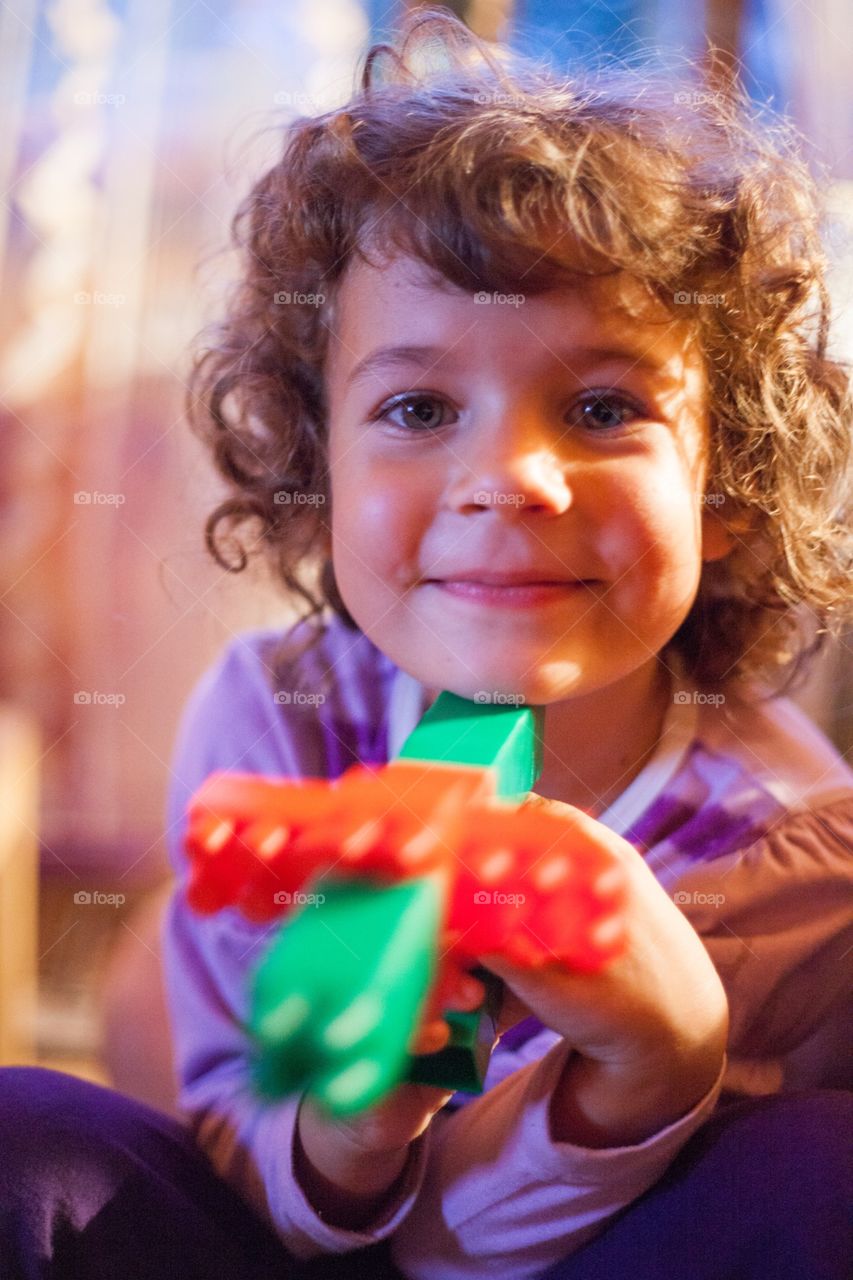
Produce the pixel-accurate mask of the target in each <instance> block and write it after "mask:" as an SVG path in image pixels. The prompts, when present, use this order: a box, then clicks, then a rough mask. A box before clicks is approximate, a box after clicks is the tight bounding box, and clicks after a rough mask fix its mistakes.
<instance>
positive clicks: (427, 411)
mask: <svg viewBox="0 0 853 1280" xmlns="http://www.w3.org/2000/svg"><path fill="white" fill-rule="evenodd" d="M398 411H399V412H400V413H401V416H400V417H399V418H394V417H392V416H391V415H392V414H395V413H397V412H398ZM452 413H453V410H452V409H451V407H450V405H449V404H448V403H447V401H446V400H442V399H441V397H440V396H428V395H404V396H396V397H395V398H394V399H393V400H389V401H388V402H387V403H386V404H384V405H383V406H382V408H381V409H380V410H379V412H378V413H377V414H376V420H379V419H384V420H385V421H387V422H390V423H392V425H394V426H396V427H402V428H403V429H404V430H406V431H425V432H428V431H437V430H438V428H439V427H444V426H446V425H447V421H448V416H449V415H452Z"/></svg>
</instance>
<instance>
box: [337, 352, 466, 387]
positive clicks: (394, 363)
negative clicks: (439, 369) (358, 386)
mask: <svg viewBox="0 0 853 1280" xmlns="http://www.w3.org/2000/svg"><path fill="white" fill-rule="evenodd" d="M444 355H447V351H446V350H445V349H444V348H443V347H431V346H402V347H401V346H390V347H377V348H376V350H375V351H371V352H370V354H369V355H366V356H365V357H364V359H363V360H359V362H358V364H357V365H356V366H355V368H354V369H353V370H352V371H351V373H350V375H349V377H348V378H347V380H346V385H347V386H351V385H352V384H353V383H354V382H361V381H362V380H363V379H364V378H366V377H367V376H368V374H371V373H376V372H377V371H378V370H380V369H395V368H397V367H398V366H399V365H405V364H417V365H421V366H423V365H425V364H427V363H428V362H430V363H432V364H435V363H437V361H439V360H440V359H441V357H442V356H444Z"/></svg>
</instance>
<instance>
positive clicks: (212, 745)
mask: <svg viewBox="0 0 853 1280" xmlns="http://www.w3.org/2000/svg"><path fill="white" fill-rule="evenodd" d="M273 693H274V686H273V685H272V684H270V682H269V674H268V672H267V671H266V668H265V666H264V663H263V661H261V660H260V656H259V651H258V649H257V646H255V645H253V642H252V638H251V636H247V637H240V638H238V640H237V642H235V643H234V644H232V645H231V647H230V648H229V649H228V651H227V652H226V654H225V655H224V657H223V658H222V659H221V660H220V662H219V663H218V664H216V666H214V667H213V668H212V669H211V670H210V671H209V672H208V673H207V674H206V675H205V676H204V677H203V678H202V680H201V681H200V682H199V684H198V685H197V686H196V689H195V690H194V691H193V694H192V696H191V698H190V700H189V702H188V704H187V707H186V709H185V711H184V715H183V718H182V721H181V725H180V729H179V733H178V740H177V745H176V749H175V752H174V756H173V764H172V776H171V780H170V786H169V800H168V844H169V849H170V856H171V860H172V864H173V866H174V868H175V871H176V873H177V883H176V887H175V891H174V893H173V896H172V900H171V902H170V904H169V908H168V910H167V913H166V918H165V922H164V935H163V955H164V972H165V981H166V988H167V994H168V1001H169V1009H170V1016H171V1024H172V1034H173V1042H174V1049H175V1061H176V1065H177V1071H178V1078H179V1082H180V1098H179V1101H180V1106H181V1108H182V1110H183V1111H184V1112H185V1113H186V1116H187V1119H188V1122H189V1124H190V1126H191V1128H192V1131H193V1133H194V1135H195V1137H196V1140H197V1142H198V1143H199V1145H200V1146H201V1147H202V1149H203V1150H204V1151H205V1152H206V1154H207V1155H208V1157H209V1158H210V1159H211V1161H212V1163H213V1165H214V1167H215V1168H216V1169H217V1170H218V1172H219V1174H220V1176H222V1177H223V1178H224V1179H226V1180H227V1181H228V1182H230V1183H231V1184H232V1185H233V1186H234V1187H235V1188H236V1189H237V1190H238V1191H239V1192H240V1194H241V1195H243V1196H244V1198H245V1199H247V1200H248V1201H249V1202H250V1203H251V1204H252V1205H253V1206H254V1207H255V1208H256V1209H257V1210H258V1212H259V1213H260V1214H261V1215H262V1216H263V1217H265V1218H266V1219H267V1220H268V1221H269V1222H270V1223H271V1224H272V1225H273V1227H274V1228H275V1229H276V1230H277V1232H278V1233H279V1235H280V1236H281V1238H282V1241H283V1243H284V1245H285V1246H286V1247H287V1248H288V1249H289V1250H290V1252H291V1253H293V1254H294V1255H295V1256H296V1257H298V1258H310V1257H313V1256H315V1255H318V1254H322V1253H325V1252H344V1251H346V1250H350V1249H355V1248H360V1247H363V1246H364V1245H367V1244H372V1243H374V1242H375V1241H377V1240H380V1239H382V1238H384V1237H385V1236H387V1235H390V1234H391V1233H392V1232H393V1231H394V1230H395V1229H396V1227H397V1226H398V1225H399V1224H400V1222H401V1221H402V1220H403V1218H404V1217H405V1216H406V1214H407V1213H408V1212H409V1210H410V1209H411V1207H412V1205H413V1203H414V1199H415V1195H416V1193H417V1190H418V1188H419V1186H420V1183H421V1180H422V1177H423V1171H424V1167H425V1162H426V1157H427V1150H428V1146H429V1139H430V1135H429V1131H427V1133H426V1134H424V1135H423V1137H422V1138H420V1139H419V1140H418V1141H417V1142H416V1143H413V1144H412V1153H411V1158H410V1162H409V1165H408V1170H407V1175H406V1177H405V1178H404V1182H403V1184H402V1186H401V1189H400V1193H399V1196H398V1197H397V1199H396V1201H395V1203H394V1204H393V1205H391V1206H390V1207H389V1209H388V1210H386V1212H385V1213H384V1214H383V1215H382V1217H381V1218H380V1219H379V1220H377V1221H376V1222H374V1223H373V1224H371V1225H370V1226H369V1227H367V1228H365V1229H364V1230H361V1231H348V1230H343V1229H339V1228H336V1227H332V1226H329V1225H328V1224H327V1223H325V1222H324V1221H323V1220H322V1219H321V1218H320V1217H319V1216H318V1215H317V1214H316V1213H315V1211H314V1209H313V1208H312V1206H311V1205H310V1204H309V1203H308V1201H307V1200H306V1198H305V1196H304V1195H303V1194H302V1191H301V1189H300V1187H299V1185H298V1183H297V1181H296V1178H295V1176H294V1168H293V1143H294V1134H295V1123H296V1114H297V1111H298V1107H299V1102H300V1100H301V1099H300V1098H299V1097H296V1098H293V1099H288V1100H286V1101H283V1102H280V1103H275V1104H271V1105H270V1104H266V1103H263V1102H261V1101H260V1100H259V1099H258V1098H257V1097H256V1096H255V1095H254V1094H253V1092H252V1090H251V1087H250V1081H249V1067H248V1063H249V1047H250V1046H249V1042H248V1040H247V1038H246V1035H245V1033H244V1032H243V1030H242V1026H243V1024H244V1023H245V1021H246V1018H247V987H248V975H249V972H250V969H251V968H252V966H253V965H254V964H255V963H256V962H257V960H258V959H259V957H260V955H261V953H262V951H263V949H264V946H265V945H266V943H267V942H268V941H270V940H271V939H272V936H273V933H274V930H275V926H273V927H270V926H268V925H263V926H260V925H252V924H249V923H247V922H246V921H244V920H243V918H242V917H241V916H240V915H239V914H238V913H237V912H235V911H231V910H226V911H224V912H220V913H218V914H217V915H215V916H210V917H200V916H198V915H196V914H195V913H194V912H192V911H191V910H190V909H189V908H188V906H187V904H186V899H185V894H184V884H185V873H186V857H185V854H184V851H183V838H184V832H185V827H186V807H187V801H188V799H189V797H190V796H191V795H192V793H193V791H194V790H195V789H196V787H197V786H198V785H199V784H200V783H201V782H202V781H203V780H204V778H206V777H207V776H208V774H209V773H211V772H212V771H213V770H214V769H218V768H230V769H239V770H244V771H247V772H257V773H262V772H265V773H269V774H277V775H289V776H300V775H301V774H303V773H304V764H305V762H306V760H310V759H311V752H312V751H313V750H314V749H315V747H316V740H317V736H318V735H317V731H316V724H315V725H314V726H313V732H312V731H311V724H310V713H305V714H304V715H300V713H299V712H298V710H297V709H295V708H287V709H286V711H287V714H285V711H284V709H283V708H282V707H280V706H278V705H277V704H276V703H275V701H274V697H273ZM291 712H292V715H291V714H290V713H291ZM314 763H316V762H314V761H312V764H314Z"/></svg>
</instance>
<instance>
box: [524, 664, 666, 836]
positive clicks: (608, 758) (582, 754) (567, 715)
mask: <svg viewBox="0 0 853 1280" xmlns="http://www.w3.org/2000/svg"><path fill="white" fill-rule="evenodd" d="M671 698H672V686H671V680H670V676H669V672H668V671H667V669H666V667H665V666H664V665H663V664H661V663H658V662H657V660H653V661H651V662H649V663H648V664H647V665H645V666H643V667H640V668H638V670H637V671H634V672H632V673H631V675H630V676H627V677H626V678H625V679H624V680H620V681H619V682H618V683H616V684H613V685H609V686H608V687H607V688H606V689H600V690H598V691H596V692H595V693H590V694H585V695H583V696H582V697H579V698H569V699H567V700H566V701H564V702H555V703H551V704H550V705H549V706H548V709H547V712H546V716H545V744H544V753H543V754H544V760H543V769H542V776H541V777H540V779H539V782H538V783H537V784H536V787H535V788H534V790H535V791H536V794H537V795H541V796H545V797H547V798H548V799H551V800H562V801H563V802H564V803H565V804H572V805H575V806H576V807H577V808H579V809H585V810H586V811H587V812H588V813H591V814H592V816H593V817H598V816H599V815H600V814H602V813H603V812H604V811H605V809H607V807H608V806H609V805H610V804H612V803H613V801H614V800H615V799H616V798H617V797H618V796H619V795H621V793H622V792H623V791H624V790H625V788H626V787H627V786H628V784H629V783H630V782H631V781H632V779H633V778H635V777H636V776H637V774H638V773H639V772H640V770H641V769H642V768H643V767H644V766H645V764H646V763H647V762H648V760H649V759H650V757H651V756H652V754H653V752H654V750H655V748H656V746H657V744H658V741H659V739H660V735H661V730H662V728H663V723H664V719H665V717H666V713H667V710H668V709H669V705H670V701H671Z"/></svg>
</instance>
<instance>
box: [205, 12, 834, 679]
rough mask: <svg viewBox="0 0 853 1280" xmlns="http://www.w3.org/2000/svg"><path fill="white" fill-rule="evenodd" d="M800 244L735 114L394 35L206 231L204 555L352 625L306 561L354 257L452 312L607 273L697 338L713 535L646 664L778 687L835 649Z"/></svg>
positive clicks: (429, 28)
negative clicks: (214, 281)
mask: <svg viewBox="0 0 853 1280" xmlns="http://www.w3.org/2000/svg"><path fill="white" fill-rule="evenodd" d="M820 218H821V205H820V202H819V192H818V189H817V187H816V185H815V183H814V182H813V180H812V178H811V176H810V174H809V171H808V169H807V167H806V165H805V164H804V162H803V161H802V159H801V158H800V155H799V150H798V140H797V137H796V134H795V132H794V130H793V129H792V128H791V126H790V125H789V124H787V123H785V122H781V121H777V122H774V123H773V124H772V125H770V124H768V123H767V122H766V121H765V122H760V121H757V120H756V119H755V118H754V116H753V115H752V114H751V113H750V111H749V109H748V106H747V103H746V100H745V99H744V97H743V95H742V93H740V91H738V90H735V91H734V92H733V93H730V94H726V95H725V97H724V96H723V95H722V94H720V93H713V92H708V91H707V90H706V89H705V88H703V87H702V85H701V83H700V82H699V81H697V80H695V79H689V78H682V79H681V80H680V81H679V82H676V81H674V80H673V79H672V78H671V77H669V76H665V75H662V74H660V73H657V74H652V73H650V72H648V71H638V70H636V69H634V70H629V69H625V68H623V69H621V70H618V71H617V70H615V69H614V68H612V67H609V68H608V69H607V73H606V76H605V75H602V74H601V73H595V72H591V73H590V74H589V75H588V76H586V77H585V79H584V80H583V82H581V80H580V79H579V78H578V77H577V76H574V75H573V76H572V78H571V79H570V80H561V79H558V78H557V77H556V75H555V73H554V72H553V71H551V70H549V69H547V68H545V67H543V66H540V65H537V64H534V63H532V62H530V61H529V60H527V59H523V60H522V59H519V58H517V57H515V55H511V54H509V53H508V52H507V51H502V50H497V51H496V50H494V49H493V48H488V47H486V46H484V45H483V44H482V43H481V42H480V41H478V40H477V39H476V38H475V37H473V36H472V35H470V33H469V32H468V31H467V30H466V29H465V28H464V27H463V26H462V24H461V23H459V22H457V21H456V20H455V19H453V18H452V17H451V16H449V15H448V14H446V13H444V14H440V13H435V12H428V13H425V14H424V13H423V12H422V13H420V14H419V15H417V16H415V17H414V18H412V19H410V20H409V21H408V23H407V24H406V26H405V27H404V29H403V31H402V34H401V37H400V39H399V41H398V43H397V45H396V47H389V46H387V45H378V46H375V47H374V48H373V49H371V51H370V52H369V54H368V55H367V59H366V63H365V67H364V73H363V77H362V84H361V88H360V90H359V91H358V92H357V93H355V95H354V96H353V98H352V99H351V101H350V102H349V103H348V104H347V105H346V106H345V107H342V108H340V109H337V110H333V111H329V112H327V113H325V114H323V115H320V116H317V117H312V118H305V119H298V120H296V121H295V122H292V123H290V124H288V125H287V126H285V128H284V146H283V150H282V153H281V158H280V159H279V160H278V162H277V163H276V164H274V165H273V166H272V167H271V168H270V169H269V170H268V171H267V172H266V173H264V175H263V176H262V177H261V178H260V180H259V181H257V182H256V184H255V185H254V187H253V189H252V190H251V192H250V194H249V195H248V197H247V198H246V199H245V200H244V202H243V203H242V205H241V206H240V208H239V210H238V212H237V214H236V217H235V219H234V223H233V229H232V230H233V238H234V241H235V243H236V245H237V247H238V248H239V250H240V251H241V254H242V262H243V270H242V275H241V278H240V279H239V281H238V284H237V286H236V288H235V290H234V292H233V294H232V296H231V299H230V304H229V307H228V310H227V314H226V318H225V322H224V324H222V325H221V326H220V327H219V328H218V329H217V331H216V332H215V334H214V336H213V337H212V338H208V339H207V342H206V347H205V349H203V350H202V351H201V352H200V353H199V355H198V357H197V358H196V361H195V364H194V367H193V373H192V378H191V384H190V412H191V421H192V422H193V425H194V429H195V430H196V432H197V433H199V434H200V435H201V436H202V438H203V439H204V440H205V441H206V442H207V444H208V445H209V447H210V449H211V450H212V453H213V456H214V459H215V462H216V465H217V467H218V470H219V472H220V474H221V475H222V476H223V477H224V478H225V480H226V481H227V483H228V487H229V492H228V496H227V497H226V498H225V500H224V501H222V502H220V503H219V505H218V506H217V507H216V509H215V510H214V511H213V512H212V514H211V515H210V517H209V519H208V521H207V525H206V531H205V532H206V540H207V545H208V548H209V550H210V551H211V553H212V554H213V556H214V558H215V559H216V560H217V562H218V563H219V564H220V565H221V566H222V567H224V568H226V569H229V570H231V571H234V572H238V571H239V570H241V569H242V568H244V567H245V565H246V563H247V556H248V553H247V549H246V534H247V524H249V525H251V526H252V527H253V529H254V542H255V545H256V546H257V547H259V548H261V550H262V551H263V552H265V553H266V554H268V555H270V556H271V557H272V561H273V564H274V568H275V571H276V575H277V577H278V579H279V580H280V581H281V582H282V583H283V584H284V586H285V588H286V589H287V591H288V592H289V593H291V595H292V596H294V597H295V596H299V597H301V599H302V600H303V601H304V602H305V603H307V605H308V612H307V614H306V615H305V616H306V620H309V621H314V620H316V621H320V619H321V615H322V613H323V611H324V609H325V608H326V607H327V606H330V607H331V608H332V609H333V610H334V611H335V612H336V613H337V614H338V615H339V616H340V617H341V618H342V619H343V620H344V621H345V622H346V623H347V625H349V626H352V627H355V626H356V624H355V623H354V621H353V620H352V618H351V617H350V615H349V614H348V612H347V610H346V607H345V605H344V603H343V601H342V599H341V597H340V595H339V592H338V590H337V587H336V584H335V579H334V572H333V567H332V564H331V559H330V556H329V505H328V504H329V497H330V493H329V483H328V481H329V477H328V468H327V454H326V444H327V440H326V425H325V423H326V413H325V392H324V385H323V377H322V368H323V361H324V358H325V354H326V348H327V340H328V334H329V329H330V326H331V323H332V316H333V313H334V307H335V298H336V290H337V287H338V285H339V283H340V281H341V278H342V276H343V274H344V272H345V271H346V269H347V267H348V265H349V264H350V263H351V261H352V260H353V259H354V257H355V256H356V255H360V256H362V257H368V251H369V246H370V244H371V242H373V244H374V245H375V244H376V243H377V242H378V241H379V238H380V236H381V242H382V245H383V247H384V249H385V250H386V251H388V252H393V251H397V250H398V251H400V252H403V253H407V254H413V255H414V256H416V257H417V258H419V259H420V260H421V261H423V262H424V263H425V264H427V265H428V266H430V267H432V268H434V269H436V270H437V271H439V272H440V273H441V275H442V276H444V277H445V278H446V279H447V280H449V281H451V282H452V283H454V284H456V285H458V286H460V287H462V288H464V289H467V290H471V291H476V290H504V291H513V290H516V291H518V290H520V289H521V288H522V286H523V289H524V291H525V293H527V294H531V293H536V292H538V291H541V290H544V289H546V288H553V287H554V285H555V283H557V282H558V281H559V280H560V279H568V278H571V277H573V276H574V277H575V278H576V277H577V274H578V273H579V272H580V273H590V272H591V273H595V274H599V273H605V272H614V271H623V272H626V273H629V274H630V276H632V277H633V278H635V279H636V280H638V281H640V282H641V283H642V284H643V285H644V287H645V289H646V291H647V292H648V293H649V294H650V295H651V296H653V297H654V298H656V299H658V300H659V301H660V302H662V303H663V304H664V305H665V307H667V308H668V310H669V312H670V313H671V314H672V315H673V316H675V315H677V316H678V317H679V318H680V319H683V320H686V321H687V322H688V324H689V325H690V326H692V327H693V328H694V329H695V332H696V334H697V336H698V338H699V341H700V343H701V349H702V351H703V352H704V357H705V360H706V365H707V371H708V379H709V388H710V422H711V441H710V458H709V470H708V484H707V494H706V497H707V498H708V499H709V500H711V501H713V502H714V503H716V504H719V510H720V513H721V515H722V517H723V518H724V519H725V521H726V523H727V525H728V527H729V528H730V529H731V530H732V532H733V533H734V535H735V545H734V549H733V550H732V552H731V553H730V554H729V555H728V556H727V557H726V558H725V559H724V560H722V561H718V562H716V563H710V564H706V565H705V566H704V568H703V575H702V580H701V583H700V587H699V591H698V594H697V598H696V600H695V602H694V604H693V607H692V609H691V611H690V613H689V615H688V617H687V618H686V620H685V621H684V623H683V625H682V626H681V628H680V629H679V630H678V632H677V633H676V634H675V636H674V637H673V638H672V640H671V641H670V646H667V649H669V648H670V647H671V648H673V649H675V650H677V651H678V653H679V654H680V655H681V658H682V661H683V663H684V665H685V666H686V669H687V671H688V673H689V674H690V675H691V676H692V677H693V679H694V680H696V681H697V682H698V683H699V684H702V685H709V684H716V683H718V682H719V681H721V680H722V679H723V678H725V677H730V676H736V677H739V678H742V679H757V680H759V682H761V683H763V684H764V685H765V687H766V688H770V689H771V690H772V688H774V687H775V688H776V689H777V690H778V688H779V687H781V686H783V685H784V686H786V687H790V685H791V684H792V683H793V679H794V677H795V676H796V675H798V674H799V673H800V672H801V671H802V670H803V669H804V668H805V665H806V663H805V660H806V659H807V658H808V657H809V656H810V655H812V654H813V653H815V652H816V651H817V649H818V648H819V647H820V645H821V644H822V642H823V640H824V638H825V636H826V634H827V633H828V632H829V631H831V630H834V629H837V628H839V627H840V625H841V623H842V621H843V614H844V605H845V602H846V601H848V600H849V594H850V593H849V583H850V577H851V568H853V553H851V550H852V549H851V536H850V532H849V522H848V521H847V520H846V519H845V513H846V512H847V511H848V510H849V506H848V499H849V491H848V488H847V478H848V475H849V463H850V454H851V440H850V424H851V420H853V404H851V389H850V378H849V374H848V372H847V371H846V369H845V368H844V367H843V366H842V365H841V364H840V363H839V362H837V361H835V360H833V359H831V358H829V356H828V354H827V336H828V327H829V310H830V309H829V299H828V294H827V288H826V283H825V270H826V263H825V259H824V253H823V250H822V245H821V240H820ZM555 222H556V223H557V224H558V225H560V226H562V227H565V228H567V229H568V231H569V233H570V234H569V235H568V236H564V237H563V238H562V239H561V240H560V241H558V243H557V244H556V245H555V244H554V237H553V227H554V224H555ZM549 228H550V229H551V234H549V231H548V229H549ZM567 244H569V245H570V246H571V247H570V248H567V247H566V245H567ZM579 247H580V250H581V254H580V257H579V256H578V249H579ZM581 259H582V260H581ZM282 294H284V295H290V297H289V301H291V302H292V303H296V305H288V306H282V305H277V302H278V301H279V300H280V298H281V295H282ZM300 297H301V305H300V303H299V299H300ZM311 495H313V500H308V501H306V500H304V499H306V498H310V497H311ZM300 499H303V500H300ZM311 563H313V564H314V565H315V567H318V568H319V570H320V572H319V575H318V577H317V578H316V581H315V583H314V584H313V585H312V586H309V585H308V583H307V581H306V578H305V568H306V565H307V564H311ZM665 652H666V650H665Z"/></svg>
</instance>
